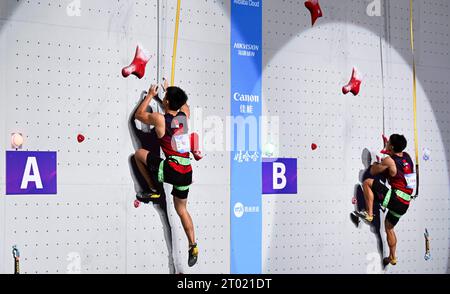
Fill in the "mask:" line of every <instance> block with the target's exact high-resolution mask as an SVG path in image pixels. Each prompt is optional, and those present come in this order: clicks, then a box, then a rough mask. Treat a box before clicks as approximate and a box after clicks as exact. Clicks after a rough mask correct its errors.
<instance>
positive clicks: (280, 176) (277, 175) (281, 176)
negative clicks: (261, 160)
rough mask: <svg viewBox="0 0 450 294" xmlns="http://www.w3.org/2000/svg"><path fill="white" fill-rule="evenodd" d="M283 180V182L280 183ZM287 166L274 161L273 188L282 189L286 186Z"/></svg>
mask: <svg viewBox="0 0 450 294" xmlns="http://www.w3.org/2000/svg"><path fill="white" fill-rule="evenodd" d="M279 180H281V183H279ZM286 184H287V179H286V166H285V165H284V164H283V163H281V162H274V163H273V189H274V190H282V189H284V188H285V187H286Z"/></svg>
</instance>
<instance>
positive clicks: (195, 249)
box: [188, 243, 198, 267]
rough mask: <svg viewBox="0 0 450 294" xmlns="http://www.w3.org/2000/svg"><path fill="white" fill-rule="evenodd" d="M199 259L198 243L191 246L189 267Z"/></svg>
mask: <svg viewBox="0 0 450 294" xmlns="http://www.w3.org/2000/svg"><path fill="white" fill-rule="evenodd" d="M197 259H198V246H197V243H195V244H193V245H190V246H189V259H188V265H189V267H193V266H194V265H195V264H196V263H197Z"/></svg>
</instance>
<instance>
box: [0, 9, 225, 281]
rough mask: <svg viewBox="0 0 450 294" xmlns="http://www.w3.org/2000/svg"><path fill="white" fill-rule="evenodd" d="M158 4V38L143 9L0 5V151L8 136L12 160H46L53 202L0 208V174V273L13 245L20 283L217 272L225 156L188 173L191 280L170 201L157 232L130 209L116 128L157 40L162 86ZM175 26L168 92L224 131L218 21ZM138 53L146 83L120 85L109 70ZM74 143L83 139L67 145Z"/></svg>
mask: <svg viewBox="0 0 450 294" xmlns="http://www.w3.org/2000/svg"><path fill="white" fill-rule="evenodd" d="M159 2H160V6H159V9H160V13H159V15H160V19H159V22H160V28H161V34H160V35H159V37H158V35H157V22H158V18H157V16H158V13H157V11H158V10H157V8H158V6H157V1H156V0H154V1H126V0H124V1H122V0H120V1H114V2H112V1H107V0H97V1H85V0H80V1H78V0H76V1H50V0H46V1H38V2H37V1H12V0H8V1H2V2H1V3H0V40H1V42H0V49H1V50H0V60H1V63H2V67H1V68H0V78H1V79H0V95H1V97H2V99H0V111H1V113H2V116H1V117H2V119H1V120H0V131H1V132H2V134H3V136H4V137H3V138H4V141H3V143H2V144H1V150H0V151H1V153H2V154H5V153H4V151H5V150H11V146H10V136H11V133H12V132H21V133H23V134H24V137H25V144H24V149H23V150H30V151H35V150H40V151H47V150H51V151H57V152H58V195H56V196H20V197H16V196H5V195H4V192H5V187H4V184H5V177H4V176H5V175H4V173H1V176H0V189H1V193H2V194H1V196H0V218H1V220H2V221H1V225H0V236H1V237H0V238H1V242H0V244H1V245H0V246H1V247H0V250H1V254H0V256H1V257H0V264H1V267H0V272H4V273H11V272H12V270H13V267H12V266H13V263H12V256H11V246H12V245H14V244H17V245H18V247H19V249H20V251H21V271H22V272H23V273H170V272H174V271H176V272H185V273H186V272H187V273H200V272H224V273H226V272H228V271H229V261H228V260H229V259H228V256H229V245H228V241H227V240H228V239H229V215H228V213H227V212H228V207H229V203H228V202H229V201H228V199H229V196H228V195H229V191H228V182H229V181H228V177H227V174H228V172H229V167H228V163H229V158H228V157H227V153H225V152H216V151H212V152H210V153H208V155H207V157H206V158H205V159H204V160H203V161H201V162H200V163H194V180H195V184H194V186H193V187H192V189H191V193H190V202H189V204H190V206H189V208H190V212H191V214H192V218H193V220H194V224H195V227H196V233H197V238H198V242H199V246H200V250H201V256H200V259H199V263H198V265H197V266H196V267H195V268H193V269H188V268H187V248H188V247H187V241H186V237H185V235H184V232H183V230H182V228H181V225H180V221H179V219H178V216H177V215H176V214H175V212H174V209H173V206H172V200H171V197H168V205H169V206H168V220H169V224H170V227H169V226H167V225H166V223H165V222H164V215H163V214H161V210H160V209H158V207H153V206H141V207H140V208H139V209H135V208H134V206H133V200H134V195H135V190H134V183H133V181H132V178H131V175H130V167H129V164H128V157H129V156H130V155H131V154H132V153H134V149H133V145H132V142H131V137H130V133H129V129H128V123H127V122H128V117H129V115H130V113H131V111H132V110H133V108H134V107H135V106H136V103H137V102H138V101H139V97H140V94H141V92H142V90H146V89H148V87H149V85H150V84H151V83H152V82H156V77H157V73H156V68H157V53H158V52H157V40H158V39H159V41H160V44H161V50H165V51H164V52H162V54H161V56H162V57H161V59H160V64H161V68H162V74H163V75H165V76H166V77H167V76H169V77H170V73H171V69H170V68H171V55H172V51H171V50H172V43H173V31H174V27H175V22H174V19H175V11H176V1H174V0H170V1H159ZM181 19H182V21H181V27H180V40H179V44H178V59H177V68H176V73H177V75H176V79H175V83H176V84H177V85H179V86H181V87H183V88H185V89H186V91H187V93H188V95H189V97H190V103H191V107H192V108H195V107H202V108H203V115H204V116H205V117H207V116H210V115H215V116H217V117H218V118H219V119H220V120H224V117H225V113H228V112H229V111H228V109H227V107H228V104H227V103H220V102H219V101H223V100H224V99H225V97H227V96H228V89H229V78H228V76H229V74H228V73H229V57H228V54H227V53H228V45H227V44H228V36H229V33H228V31H229V26H228V21H227V17H226V13H225V12H224V11H223V10H222V7H221V6H219V5H217V4H216V3H212V2H211V1H184V2H183V7H182V10H181ZM194 20H195V21H194ZM197 20H198V21H197ZM138 43H140V44H142V46H143V47H145V48H146V49H147V50H148V51H149V53H150V54H151V55H152V59H151V60H150V62H149V64H148V66H147V74H146V76H145V78H144V79H142V80H138V79H136V78H135V77H134V76H132V77H130V78H128V79H124V78H123V77H122V76H121V74H120V73H121V69H122V67H124V66H126V65H128V64H129V63H130V61H131V59H132V57H133V54H134V51H135V48H136V45H137V44H138ZM211 89H214V91H211ZM79 133H80V134H83V135H84V136H85V137H86V140H85V141H84V142H83V143H81V144H79V143H78V142H77V135H78V134H79ZM4 158H5V156H4V155H3V156H2V158H1V160H0V170H5V166H4V164H5V161H4ZM167 193H168V194H169V195H170V190H167ZM170 229H171V230H170ZM170 240H173V242H170ZM172 253H173V254H172Z"/></svg>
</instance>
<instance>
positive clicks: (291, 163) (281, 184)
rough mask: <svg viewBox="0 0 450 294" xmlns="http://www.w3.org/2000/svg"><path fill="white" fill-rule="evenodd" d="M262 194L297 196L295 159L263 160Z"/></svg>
mask: <svg viewBox="0 0 450 294" xmlns="http://www.w3.org/2000/svg"><path fill="white" fill-rule="evenodd" d="M262 167H263V168H262V171H263V178H262V182H263V194H265V195H267V194H297V159H296V158H278V159H263V166H262Z"/></svg>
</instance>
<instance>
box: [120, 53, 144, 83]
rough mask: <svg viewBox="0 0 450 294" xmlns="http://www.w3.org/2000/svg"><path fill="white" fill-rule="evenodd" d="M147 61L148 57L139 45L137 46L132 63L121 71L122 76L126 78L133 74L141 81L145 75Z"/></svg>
mask: <svg viewBox="0 0 450 294" xmlns="http://www.w3.org/2000/svg"><path fill="white" fill-rule="evenodd" d="M149 60H150V55H149V54H148V53H147V52H145V50H144V49H143V48H142V47H141V46H140V45H138V46H137V48H136V54H135V56H134V60H133V62H132V63H131V64H130V65H129V66H127V67H125V68H123V69H122V76H123V77H124V78H127V77H128V76H130V75H131V74H133V75H135V76H136V77H138V78H139V79H142V78H143V77H144V75H145V67H146V66H147V63H148V61H149Z"/></svg>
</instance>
